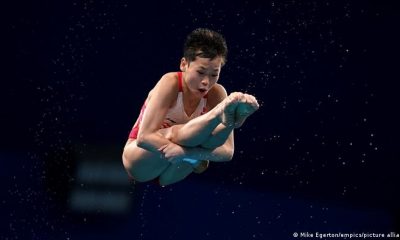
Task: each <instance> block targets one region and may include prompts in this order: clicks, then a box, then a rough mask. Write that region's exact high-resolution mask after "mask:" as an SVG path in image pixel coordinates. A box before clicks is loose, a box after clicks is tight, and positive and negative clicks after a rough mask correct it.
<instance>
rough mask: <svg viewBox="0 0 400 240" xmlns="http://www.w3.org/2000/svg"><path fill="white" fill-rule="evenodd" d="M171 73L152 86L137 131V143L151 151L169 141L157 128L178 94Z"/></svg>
mask: <svg viewBox="0 0 400 240" xmlns="http://www.w3.org/2000/svg"><path fill="white" fill-rule="evenodd" d="M174 78H175V75H174V74H173V73H167V74H165V75H164V76H163V77H162V78H161V79H160V81H159V82H158V83H157V85H156V86H155V87H154V89H153V91H152V93H151V96H149V99H148V102H147V104H146V110H145V114H144V115H143V119H142V122H141V126H140V129H139V133H138V138H137V145H138V146H139V147H141V148H144V149H146V150H148V151H151V152H158V149H159V148H160V147H161V146H164V145H166V144H169V143H170V141H169V140H168V139H166V138H165V137H164V136H162V135H161V134H160V133H159V132H158V130H159V129H160V126H161V124H162V122H163V120H164V117H165V115H166V114H167V112H168V109H169V107H170V105H171V104H172V103H173V101H174V100H175V99H176V96H177V94H178V92H177V89H178V86H177V81H176V80H175V79H174Z"/></svg>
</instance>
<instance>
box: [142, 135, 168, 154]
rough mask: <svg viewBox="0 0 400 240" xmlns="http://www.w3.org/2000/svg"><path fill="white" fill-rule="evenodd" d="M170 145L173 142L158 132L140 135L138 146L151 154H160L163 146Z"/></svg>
mask: <svg viewBox="0 0 400 240" xmlns="http://www.w3.org/2000/svg"><path fill="white" fill-rule="evenodd" d="M169 143H171V142H170V141H169V140H168V139H167V138H165V137H164V136H162V135H161V134H160V133H158V132H155V133H148V134H143V135H139V137H138V139H137V146H138V147H141V148H143V149H146V150H148V151H150V152H159V149H160V148H161V147H162V146H165V145H167V144H169Z"/></svg>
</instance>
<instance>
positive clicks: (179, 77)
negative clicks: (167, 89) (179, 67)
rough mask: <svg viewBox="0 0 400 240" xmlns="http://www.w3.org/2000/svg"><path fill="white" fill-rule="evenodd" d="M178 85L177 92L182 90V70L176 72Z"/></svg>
mask: <svg viewBox="0 0 400 240" xmlns="http://www.w3.org/2000/svg"><path fill="white" fill-rule="evenodd" d="M178 85H179V92H183V87H182V72H178Z"/></svg>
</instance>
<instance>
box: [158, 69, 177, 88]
mask: <svg viewBox="0 0 400 240" xmlns="http://www.w3.org/2000/svg"><path fill="white" fill-rule="evenodd" d="M157 84H162V85H167V86H171V87H173V86H178V74H177V73H176V72H169V73H166V74H164V75H163V76H162V77H161V78H160V80H159V81H158V83H157Z"/></svg>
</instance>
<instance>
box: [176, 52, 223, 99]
mask: <svg viewBox="0 0 400 240" xmlns="http://www.w3.org/2000/svg"><path fill="white" fill-rule="evenodd" d="M221 67H222V58H221V57H215V58H214V59H210V58H202V57H196V59H195V60H194V61H192V62H190V63H188V62H187V61H186V59H185V58H182V61H181V70H182V71H183V72H185V74H184V80H185V83H186V86H187V87H188V89H189V90H190V91H191V92H192V93H193V94H195V95H197V96H199V97H204V96H205V95H206V94H207V92H208V91H209V90H210V89H211V88H212V87H213V86H214V85H215V83H217V81H218V79H219V74H220V72H221Z"/></svg>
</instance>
